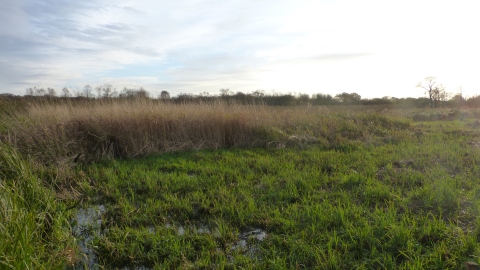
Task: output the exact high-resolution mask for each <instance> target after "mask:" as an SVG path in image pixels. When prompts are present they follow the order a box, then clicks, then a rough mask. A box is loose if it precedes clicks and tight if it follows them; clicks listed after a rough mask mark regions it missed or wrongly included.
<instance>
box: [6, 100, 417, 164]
mask: <svg viewBox="0 0 480 270" xmlns="http://www.w3.org/2000/svg"><path fill="white" fill-rule="evenodd" d="M392 121H393V120H390V119H387V118H386V117H385V116H380V115H377V114H359V113H340V112H332V111H331V110H329V109H327V108H326V107H268V106H263V105H227V104H224V103H221V102H216V103H210V104H171V103H168V102H161V101H157V100H149V99H137V100H118V99H117V100H98V101H95V102H92V101H88V102H81V103H79V102H76V103H71V102H62V103H58V104H41V103H34V104H31V105H30V106H29V107H28V108H27V109H26V112H20V113H18V114H15V115H13V116H8V119H1V122H2V123H3V125H4V126H6V130H7V131H8V132H5V133H4V136H3V140H7V141H8V142H9V143H12V144H13V145H15V146H16V147H17V148H18V149H19V150H20V152H22V153H23V154H26V155H29V156H30V157H33V158H34V160H37V161H39V162H41V163H44V164H56V165H61V164H70V163H72V162H94V161H98V160H101V159H104V158H132V157H138V156H145V155H151V154H159V153H165V152H174V151H185V150H198V149H218V148H236V147H264V146H267V145H277V146H278V145H282V144H283V145H284V144H288V142H291V141H294V142H301V143H305V142H306V143H317V144H320V143H321V144H329V143H332V142H334V141H335V142H338V140H339V139H340V140H341V139H342V138H345V139H349V140H355V139H360V138H366V137H369V136H371V135H372V134H373V135H375V134H376V133H378V130H379V129H385V124H386V123H393V122H392ZM395 121H396V122H395ZM395 121H394V122H395V123H397V124H398V123H400V124H401V125H402V126H401V127H400V128H401V129H404V128H405V127H408V123H404V122H402V121H397V120H395ZM394 127H399V126H398V125H396V126H395V125H394V126H392V128H394Z"/></svg>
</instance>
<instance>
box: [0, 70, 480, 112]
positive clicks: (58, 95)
mask: <svg viewBox="0 0 480 270" xmlns="http://www.w3.org/2000/svg"><path fill="white" fill-rule="evenodd" d="M417 87H419V88H422V89H423V90H424V91H425V97H419V98H411V97H410V98H395V97H388V96H385V97H382V98H372V99H362V97H361V96H360V95H359V94H358V93H355V92H352V93H347V92H343V93H339V94H337V95H334V96H332V95H330V94H324V93H317V94H313V95H308V94H293V93H287V94H285V93H267V92H265V91H263V90H256V91H253V92H251V93H243V92H233V91H231V90H230V89H220V91H219V94H217V95H211V94H209V93H207V92H204V93H200V94H187V93H181V94H178V95H177V96H171V95H170V93H169V92H168V91H165V90H163V91H161V92H159V93H157V95H152V94H151V93H150V92H149V91H147V90H145V89H144V88H142V87H140V88H138V89H132V88H123V89H122V90H120V91H117V89H116V88H114V87H113V86H112V85H109V84H104V85H101V86H97V87H95V88H94V87H92V86H90V85H85V86H84V87H83V89H77V90H76V91H73V90H71V89H68V88H67V87H64V88H63V89H62V90H61V91H60V92H57V91H56V90H55V89H53V88H50V87H48V88H46V89H45V88H40V87H33V88H27V89H26V94H25V95H24V96H23V97H20V96H14V95H11V94H1V95H0V96H3V97H16V98H26V99H80V100H83V99H132V98H135V99H136V98H146V99H147V98H148V99H159V100H164V101H169V102H172V103H200V102H203V103H208V102H216V101H222V102H226V103H235V104H265V105H270V106H298V105H383V106H391V105H396V106H402V107H417V108H422V107H431V108H436V107H459V106H468V107H480V96H473V97H470V98H464V97H463V96H462V94H461V93H458V94H455V95H452V94H451V93H448V92H447V91H446V90H445V87H443V86H442V85H441V84H440V83H438V82H437V81H436V78H435V77H427V78H425V79H424V80H423V81H422V82H419V83H418V84H417Z"/></svg>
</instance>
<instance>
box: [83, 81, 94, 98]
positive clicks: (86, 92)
mask: <svg viewBox="0 0 480 270" xmlns="http://www.w3.org/2000/svg"><path fill="white" fill-rule="evenodd" d="M81 95H82V96H83V97H86V98H92V97H93V89H92V87H91V86H90V85H89V84H87V85H85V86H84V87H83V90H82V94H81Z"/></svg>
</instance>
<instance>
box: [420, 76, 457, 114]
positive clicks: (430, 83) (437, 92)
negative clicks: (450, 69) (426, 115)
mask: <svg viewBox="0 0 480 270" xmlns="http://www.w3.org/2000/svg"><path fill="white" fill-rule="evenodd" d="M417 87H420V88H423V89H424V90H425V95H427V96H428V99H429V100H430V108H436V107H437V106H438V103H439V101H445V100H447V99H448V96H449V94H448V93H447V91H445V87H444V86H443V85H441V84H439V83H437V78H435V77H432V76H430V77H426V78H425V79H424V80H423V82H419V83H418V84H417Z"/></svg>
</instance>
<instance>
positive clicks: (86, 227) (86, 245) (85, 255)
mask: <svg viewBox="0 0 480 270" xmlns="http://www.w3.org/2000/svg"><path fill="white" fill-rule="evenodd" d="M105 212H106V209H105V206H104V205H96V206H91V207H88V208H80V209H78V210H77V214H76V216H75V219H74V224H75V226H73V235H74V236H75V238H76V239H77V241H78V242H77V243H78V247H79V250H80V253H81V254H80V256H81V261H80V262H79V263H78V264H76V265H75V266H74V267H73V269H99V267H98V258H97V256H96V255H95V252H94V250H93V248H92V246H91V242H92V240H93V239H94V238H95V237H96V236H100V235H101V233H102V232H101V226H102V215H103V214H104V213H105Z"/></svg>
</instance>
